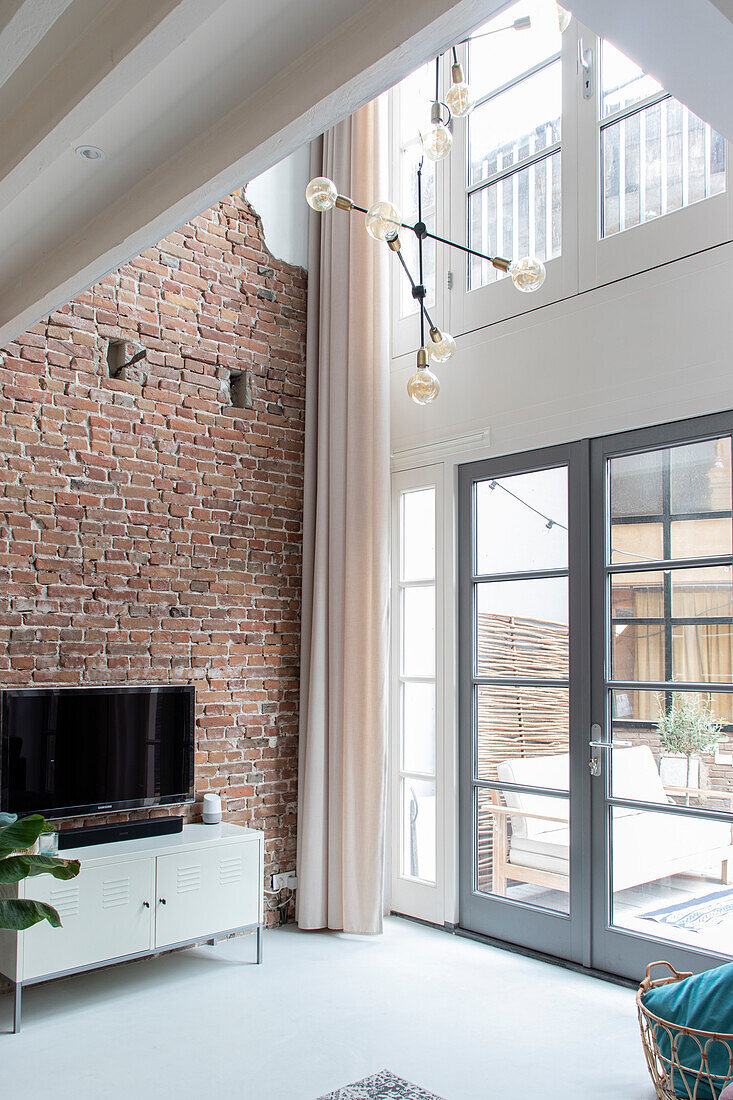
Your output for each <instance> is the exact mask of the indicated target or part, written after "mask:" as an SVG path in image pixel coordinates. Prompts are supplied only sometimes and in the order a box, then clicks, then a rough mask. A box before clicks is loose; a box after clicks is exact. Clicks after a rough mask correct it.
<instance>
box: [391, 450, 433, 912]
mask: <svg viewBox="0 0 733 1100" xmlns="http://www.w3.org/2000/svg"><path fill="white" fill-rule="evenodd" d="M430 488H432V489H433V490H434V492H435V581H434V583H435V833H436V835H435V881H434V882H427V881H424V880H421V879H413V878H410V877H408V876H405V875H403V874H402V873H401V857H402V852H401V847H402V826H401V797H400V796H401V780H402V776H403V769H402V706H401V698H402V691H401V685H402V679H403V678H402V668H401V642H402V598H401V597H402V591H403V588H404V587H405V585H404V584H403V583H402V581H401V560H400V559H401V551H402V538H401V500H402V496H403V494H405V493H409V492H415V491H418V490H420V489H430ZM443 509H444V489H443V466H442V465H441V464H437V465H433V466H424V467H420V468H418V469H413V470H404V471H399V472H395V473H393V474H392V616H391V619H392V631H391V676H390V681H391V689H390V757H389V758H390V768H389V771H390V785H389V786H390V816H389V820H390V853H391V858H390V863H391V909H392V910H393V911H394V912H395V913H403V914H405V915H406V916H411V917H417V918H418V919H420V920H424V921H428V922H429V923H431V924H438V925H442V924H443V923H444V917H445V868H446V858H445V812H446V805H445V803H446V798H445V782H444V768H443V756H444V752H445V723H444V713H443V711H444V683H445V675H444V663H445V644H444V631H443V622H444V607H443V604H444V591H445V582H444V575H445V574H444V570H445V548H444V522H443V515H444V513H443Z"/></svg>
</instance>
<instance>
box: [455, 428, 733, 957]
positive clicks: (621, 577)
mask: <svg viewBox="0 0 733 1100" xmlns="http://www.w3.org/2000/svg"><path fill="white" fill-rule="evenodd" d="M732 429H733V416H731V415H727V414H726V415H721V416H716V417H707V418H702V419H699V420H696V421H687V422H685V423H681V424H676V425H666V426H664V427H661V428H657V429H645V430H643V431H638V432H630V433H624V434H622V435H617V436H612V437H606V438H604V439H597V440H593V441H584V442H581V443H576V444H572V445H568V446H564V447H555V448H551V449H547V450H543V451H534V452H529V453H527V454H524V455H519V456H512V457H509V458H501V459H492V460H489V461H486V462H480V463H472V464H470V465H468V466H465V467H462V468H461V471H460V476H459V494H460V496H459V524H460V527H459V529H460V547H459V557H460V573H461V576H460V608H459V617H460V626H461V638H460V648H461V687H460V731H461V734H460V747H461V830H460V832H461V915H460V922H461V925H462V926H463V927H465V928H466V929H469V930H471V931H474V932H478V933H483V934H485V935H488V936H491V937H494V938H498V939H501V940H505V941H508V942H511V943H514V944H518V945H521V946H524V947H529V948H533V949H535V950H539V951H542V952H544V953H547V954H551V955H556V956H558V957H561V958H565V959H569V960H572V961H575V962H578V963H582V964H583V965H587V966H588V965H589V966H593V967H595V968H596V969H599V970H604V971H607V972H610V973H614V974H620V975H624V976H627V977H631V978H638V977H639V976H640V975H641V974H643V971H644V968H645V966H646V964H647V963H648V962H649V961H652V960H653V959H655V958H668V959H670V961H671V962H673V963H674V964H675V965H677V966H678V968H681V969H691V970H700V969H704V968H706V967H708V966H710V965H714V964H716V963H717V962H719V961H720V960H721V959H723V958H726V957H727V956H729V955H730V954H733V950H732V947H731V945H733V885H731V883H733V846H732V835H733V834H732V833H731V827H732V825H733V814H732V813H731V811H732V810H733V646H732V638H731V635H732V634H733V590H732V588H731V570H732V566H733V556H732V555H733V544H732V541H731V540H732V537H733V536H732V526H731V431H732Z"/></svg>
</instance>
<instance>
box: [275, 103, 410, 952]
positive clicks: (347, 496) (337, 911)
mask: <svg viewBox="0 0 733 1100" xmlns="http://www.w3.org/2000/svg"><path fill="white" fill-rule="evenodd" d="M383 113H384V105H383V103H381V102H379V101H375V102H374V103H370V104H368V105H367V106H366V107H363V108H362V109H361V110H360V111H359V112H357V114H356V115H354V116H353V117H352V118H350V119H347V120H346V121H345V122H342V123H340V124H339V125H338V126H336V127H335V128H334V129H333V130H331V131H329V132H328V133H327V134H325V135H324V137H323V139H322V145H321V143H318V145H317V146H314V150H313V154H312V169H313V170H312V172H311V175H312V176H313V175H325V176H328V177H329V178H330V179H332V180H334V181H335V183H336V185H337V187H338V189H339V191H340V192H341V194H345V195H351V196H352V197H353V198H354V200H355V201H356V202H358V203H360V204H361V205H365V206H368V205H369V204H370V203H371V202H373V201H374V200H376V199H377V198H380V197H382V196H385V195H386V194H387V190H386V187H385V184H384V179H383V176H384V160H383V156H382V154H381V148H380V144H381V140H380V139H381V134H382V133H383V129H382V127H383ZM311 220H312V222H313V223H314V224H313V225H312V226H311V240H310V255H309V275H308V352H307V363H306V375H307V377H306V470H305V503H304V510H305V515H304V548H303V626H302V647H301V698H300V708H301V709H300V762H299V780H298V786H299V793H298V907H297V919H298V923H299V925H300V927H301V928H309V929H315V928H332V929H340V930H343V931H345V932H354V933H378V932H381V930H382V898H383V889H384V837H385V797H386V795H385V792H386V760H387V714H388V706H387V693H388V651H389V629H388V616H389V389H388V386H389V346H388V318H389V313H388V309H389V303H388V290H387V275H388V269H387V264H388V259H389V254H388V249H387V246H386V245H384V244H382V243H377V242H376V241H374V240H372V238H371V237H370V236H369V235H368V234H367V233H366V231H365V228H364V217H363V215H362V214H358V213H352V214H348V213H347V212H345V211H343V210H333V211H331V212H330V213H327V214H322V215H318V214H313V215H311Z"/></svg>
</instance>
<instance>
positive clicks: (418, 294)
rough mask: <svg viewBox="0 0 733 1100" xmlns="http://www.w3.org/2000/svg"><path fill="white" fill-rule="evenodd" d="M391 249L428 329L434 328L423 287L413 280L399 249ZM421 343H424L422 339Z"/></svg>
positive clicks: (435, 326)
mask: <svg viewBox="0 0 733 1100" xmlns="http://www.w3.org/2000/svg"><path fill="white" fill-rule="evenodd" d="M393 251H395V252H396V253H397V259H398V260H399V261H400V263H401V264H402V270H403V271H404V273H405V275H406V276H407V278H408V279H409V280H410V286H411V287H412V296H413V298H414V299H415V300H416V301H417V302H419V303H420V309H421V310H422V313H423V315H424V318H425V320H426V321H427V323H428V328H429V329H436V328H437V327H438V326H437V325H436V324H435V322H434V321H433V319H432V317H431V316H430V314H429V313H428V311H427V307H426V306H425V297H426V293H425V287H424V286H423V285H422V284H420V283H416V282H415V280H414V279H413V277H412V273H411V272H410V269H409V267H408V266H407V264H406V263H405V257H404V256H403V255H402V252H401V251H399V250H398V249H393ZM423 343H424V341H423Z"/></svg>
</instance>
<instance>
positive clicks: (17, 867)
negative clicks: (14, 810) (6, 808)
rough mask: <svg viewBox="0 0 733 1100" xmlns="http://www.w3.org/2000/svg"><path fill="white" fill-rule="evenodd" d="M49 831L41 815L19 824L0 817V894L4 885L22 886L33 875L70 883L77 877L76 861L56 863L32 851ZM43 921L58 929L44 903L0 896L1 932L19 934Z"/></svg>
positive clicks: (56, 917)
mask: <svg viewBox="0 0 733 1100" xmlns="http://www.w3.org/2000/svg"><path fill="white" fill-rule="evenodd" d="M50 831H51V829H50V826H48V825H47V824H46V821H45V818H43V817H41V815H40V814H31V815H30V816H29V817H23V818H21V819H20V820H19V819H18V818H17V817H16V816H15V814H0V894H1V893H2V892H3V891H2V886H3V885H7V884H8V883H15V882H22V881H23V879H26V878H31V877H33V876H35V875H53V877H54V878H60V879H69V878H75V877H76V875H78V874H79V868H80V865H79V860H78V859H59V857H58V856H55V855H50V854H46V853H43V852H37V851H35V850H34V849H35V847H36V842H37V840H38V838H39V837H40V836H41V834H42V833H45V832H50ZM42 920H47V921H48V923H49V924H50V925H52V927H54V928H58V927H59V926H60V925H61V918H60V917H59V915H58V913H57V912H56V910H55V909H54V908H53V906H52V905H48V904H46V902H43V901H32V900H30V899H29V898H8V897H2V896H0V928H7V929H10V930H12V931H14V932H22V931H23V930H24V929H25V928H31V927H32V926H33V925H34V924H38V923H39V921H42Z"/></svg>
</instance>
